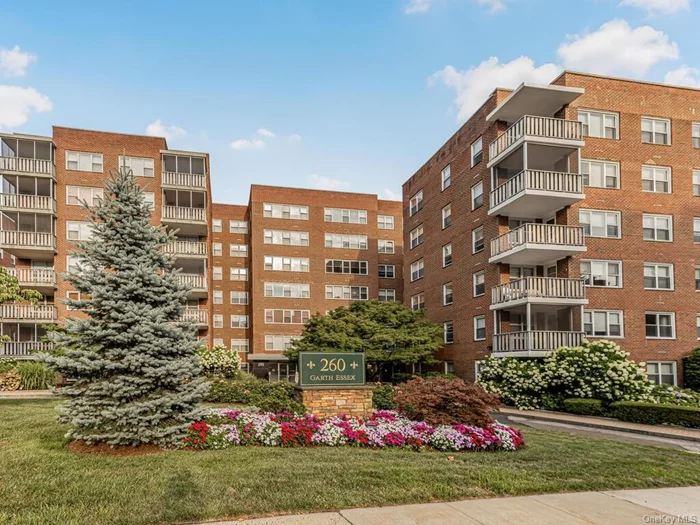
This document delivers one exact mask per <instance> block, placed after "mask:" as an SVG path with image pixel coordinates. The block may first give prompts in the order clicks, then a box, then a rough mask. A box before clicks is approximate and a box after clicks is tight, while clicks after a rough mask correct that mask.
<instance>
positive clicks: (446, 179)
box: [440, 164, 452, 191]
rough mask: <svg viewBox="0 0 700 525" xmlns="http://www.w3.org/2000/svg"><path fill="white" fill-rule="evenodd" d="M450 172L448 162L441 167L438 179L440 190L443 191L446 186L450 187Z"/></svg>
mask: <svg viewBox="0 0 700 525" xmlns="http://www.w3.org/2000/svg"><path fill="white" fill-rule="evenodd" d="M450 172H451V168H450V165H449V164H448V165H447V166H445V167H444V168H443V169H442V172H441V173H440V180H441V185H440V189H441V190H442V191H445V190H446V189H447V188H449V187H450V184H452V180H451V175H450Z"/></svg>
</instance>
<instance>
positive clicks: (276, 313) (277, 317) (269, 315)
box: [265, 309, 311, 324]
mask: <svg viewBox="0 0 700 525" xmlns="http://www.w3.org/2000/svg"><path fill="white" fill-rule="evenodd" d="M310 317H311V312H310V311H309V310H282V309H266V310H265V323H266V324H305V323H306V322H308V320H309V318H310Z"/></svg>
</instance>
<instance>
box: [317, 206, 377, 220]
mask: <svg viewBox="0 0 700 525" xmlns="http://www.w3.org/2000/svg"><path fill="white" fill-rule="evenodd" d="M323 217H324V220H325V221H326V222H342V223H345V224H367V210H346V209H342V208H325V209H324V210H323Z"/></svg>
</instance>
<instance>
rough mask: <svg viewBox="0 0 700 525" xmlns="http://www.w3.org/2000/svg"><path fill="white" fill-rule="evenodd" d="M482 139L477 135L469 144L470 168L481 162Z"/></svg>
mask: <svg viewBox="0 0 700 525" xmlns="http://www.w3.org/2000/svg"><path fill="white" fill-rule="evenodd" d="M483 144H484V141H483V139H482V137H479V138H478V139H476V140H475V141H474V142H472V145H471V148H470V149H471V154H472V168H473V167H474V166H476V165H477V164H479V162H481V159H482V158H483V151H484V147H483Z"/></svg>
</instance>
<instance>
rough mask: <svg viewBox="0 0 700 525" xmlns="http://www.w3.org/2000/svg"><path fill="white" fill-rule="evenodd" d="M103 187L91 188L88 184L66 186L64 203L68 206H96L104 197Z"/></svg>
mask: <svg viewBox="0 0 700 525" xmlns="http://www.w3.org/2000/svg"><path fill="white" fill-rule="evenodd" d="M104 193H105V190H104V189H103V188H91V187H89V186H66V204H68V205H69V206H82V205H83V203H87V205H88V206H97V204H99V202H100V201H101V200H102V199H103V198H104Z"/></svg>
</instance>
